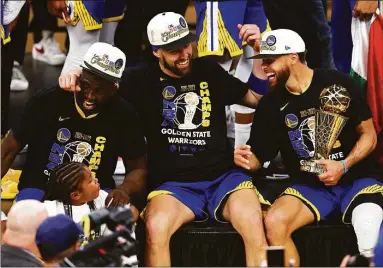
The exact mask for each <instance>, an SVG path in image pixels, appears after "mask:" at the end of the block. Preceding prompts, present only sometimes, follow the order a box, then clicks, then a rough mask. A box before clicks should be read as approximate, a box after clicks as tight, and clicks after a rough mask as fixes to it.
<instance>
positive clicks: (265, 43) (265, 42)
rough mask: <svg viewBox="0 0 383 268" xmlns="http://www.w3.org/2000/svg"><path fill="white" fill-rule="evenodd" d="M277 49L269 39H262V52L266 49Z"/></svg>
mask: <svg viewBox="0 0 383 268" xmlns="http://www.w3.org/2000/svg"><path fill="white" fill-rule="evenodd" d="M275 49H276V47H275V46H269V45H268V44H267V41H261V52H262V51H265V50H270V51H274V50H275Z"/></svg>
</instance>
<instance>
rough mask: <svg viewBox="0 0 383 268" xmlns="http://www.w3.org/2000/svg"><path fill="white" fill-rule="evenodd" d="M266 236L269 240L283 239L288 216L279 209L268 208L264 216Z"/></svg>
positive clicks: (285, 233) (286, 228)
mask: <svg viewBox="0 0 383 268" xmlns="http://www.w3.org/2000/svg"><path fill="white" fill-rule="evenodd" d="M265 228H266V236H267V238H268V240H269V241H270V242H273V241H275V240H280V239H285V238H287V237H288V236H289V235H290V234H291V233H290V232H289V217H288V216H287V214H286V212H285V211H283V210H281V209H272V208H271V209H270V210H269V211H268V212H267V214H266V217H265Z"/></svg>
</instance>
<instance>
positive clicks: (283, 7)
mask: <svg viewBox="0 0 383 268" xmlns="http://www.w3.org/2000/svg"><path fill="white" fill-rule="evenodd" d="M341 1H342V0H341ZM344 1H348V0H344ZM262 2H263V7H264V9H265V13H266V17H267V19H268V20H269V22H270V26H271V28H272V29H273V30H276V29H289V30H293V31H294V32H297V33H298V34H299V35H300V36H301V37H302V38H303V40H304V41H305V43H306V48H307V56H306V61H307V64H308V66H309V67H310V68H328V69H335V64H334V59H333V55H332V51H331V29H330V26H329V24H328V21H327V17H326V11H325V10H324V5H323V1H322V0H305V1H302V0H289V1H285V0H263V1H262ZM332 2H333V3H334V2H339V0H334V1H332ZM349 27H350V26H349Z"/></svg>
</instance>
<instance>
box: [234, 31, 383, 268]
mask: <svg viewBox="0 0 383 268" xmlns="http://www.w3.org/2000/svg"><path fill="white" fill-rule="evenodd" d="M305 52H306V49H305V43H304V42H303V40H302V38H301V37H300V36H299V35H298V34H297V33H295V32H293V31H291V30H285V29H279V30H275V31H271V32H269V33H267V34H265V35H264V36H263V38H262V41H261V47H260V54H259V55H257V56H255V58H260V59H263V64H262V66H263V70H264V71H265V73H266V74H267V76H268V77H269V83H270V87H271V88H272V89H273V90H272V91H271V92H270V93H268V94H266V95H265V96H264V97H263V98H262V100H261V101H260V103H259V105H258V108H257V111H256V113H255V118H254V122H253V126H254V127H253V128H252V132H251V136H250V140H249V142H248V145H243V146H239V147H237V149H236V151H235V154H234V161H235V163H236V164H237V165H238V166H240V167H243V168H244V169H246V170H251V171H255V170H257V169H259V168H260V167H261V166H262V163H263V162H265V161H269V160H272V159H273V158H274V157H275V156H276V155H277V153H278V151H280V152H281V156H282V159H283V161H284V164H285V166H286V169H287V171H288V172H289V175H290V177H291V178H292V180H293V184H292V185H291V186H290V187H288V188H287V189H286V190H285V191H284V192H283V193H282V195H281V197H279V198H278V199H277V200H276V201H275V203H274V204H273V206H272V207H271V208H270V210H269V211H268V213H267V216H266V218H265V226H266V233H267V237H268V241H269V242H270V244H271V245H273V246H277V245H278V246H285V248H286V265H287V263H288V261H289V260H290V259H295V263H296V264H297V265H299V256H298V252H297V250H296V248H295V245H294V243H293V241H292V240H291V234H292V233H293V232H294V231H295V230H297V229H298V228H300V227H302V226H304V225H306V224H309V223H313V222H316V221H320V220H326V219H327V218H328V216H329V215H330V214H331V213H332V212H334V211H340V212H341V214H342V220H343V222H344V223H346V224H347V223H348V224H350V223H351V224H352V225H353V227H354V230H355V233H356V236H357V240H358V247H359V251H360V253H361V254H363V255H365V256H368V257H370V256H371V253H372V252H373V248H374V247H375V244H376V241H377V237H378V231H379V226H380V224H381V222H382V219H383V210H382V206H383V195H382V193H383V183H382V182H381V181H380V179H381V174H380V170H379V168H378V166H377V162H376V159H374V157H373V155H371V152H372V151H373V150H374V148H375V145H376V134H375V130H374V127H373V124H372V119H371V113H370V111H369V108H368V106H367V104H366V102H365V100H364V93H363V91H362V90H361V89H360V88H359V87H358V86H357V85H356V84H354V82H353V80H352V79H351V78H350V77H349V76H347V75H345V74H343V73H341V72H338V71H335V70H326V69H315V70H312V69H310V68H309V67H307V66H306V65H305ZM334 118H336V122H335V123H334V122H333V121H332V120H334ZM334 121H335V120H334ZM342 121H343V122H342ZM329 122H331V123H332V124H326V123H329ZM344 122H345V125H344V127H343V130H342V128H338V129H336V125H340V124H342V123H344ZM336 130H338V131H340V135H339V137H338V138H336V137H335V138H334V140H333V142H326V138H325V136H331V135H335V134H334V131H336ZM315 132H317V133H315ZM320 134H322V135H320ZM318 144H319V146H318ZM322 144H324V145H325V147H324V149H323V145H322ZM316 145H317V146H316ZM316 147H317V148H316ZM327 148H328V150H330V152H329V155H328V157H327V155H326V154H327V152H326V150H327ZM323 151H325V152H323ZM325 158H329V159H325ZM310 161H311V162H310ZM321 169H322V170H323V171H321Z"/></svg>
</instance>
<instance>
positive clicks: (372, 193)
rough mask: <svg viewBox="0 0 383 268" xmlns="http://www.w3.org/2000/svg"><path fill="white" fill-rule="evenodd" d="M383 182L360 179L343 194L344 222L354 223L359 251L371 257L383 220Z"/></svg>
mask: <svg viewBox="0 0 383 268" xmlns="http://www.w3.org/2000/svg"><path fill="white" fill-rule="evenodd" d="M382 194H383V183H382V182H380V181H377V180H375V179H368V178H366V179H358V180H356V181H354V182H353V184H352V186H351V187H350V189H349V190H348V191H347V193H346V194H344V195H343V199H342V202H341V211H342V212H343V222H344V223H352V225H353V227H354V230H355V234H356V238H357V241H358V248H359V252H360V253H361V254H362V255H364V256H365V257H371V256H372V254H373V251H374V248H375V245H376V243H377V240H378V236H379V228H380V225H381V224H382V221H383V209H382V207H383V195H382Z"/></svg>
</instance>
